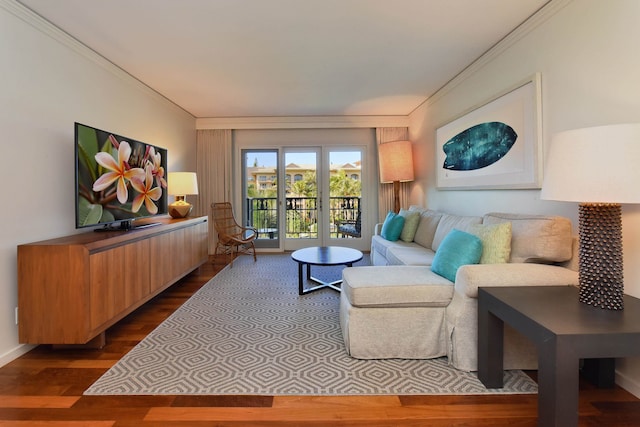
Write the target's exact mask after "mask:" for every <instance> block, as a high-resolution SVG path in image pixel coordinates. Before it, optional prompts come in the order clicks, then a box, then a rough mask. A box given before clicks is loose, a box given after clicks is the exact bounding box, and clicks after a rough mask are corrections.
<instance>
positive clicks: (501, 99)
mask: <svg viewBox="0 0 640 427" xmlns="http://www.w3.org/2000/svg"><path fill="white" fill-rule="evenodd" d="M540 80H541V77H540V73H536V74H534V75H533V76H531V77H530V78H528V79H526V80H525V81H523V82H520V83H519V84H517V85H515V86H513V87H511V88H510V89H508V90H507V91H505V92H502V93H500V94H498V95H497V96H495V97H494V98H492V99H491V100H489V101H487V102H486V103H483V104H481V105H480V106H478V107H474V108H472V109H471V110H470V111H468V112H466V113H464V114H463V115H461V116H459V117H458V118H456V119H454V120H452V121H451V122H449V123H447V124H445V125H443V126H441V127H439V128H438V129H436V155H435V159H436V165H435V167H436V186H437V188H438V189H440V190H485V189H487V190H488V189H539V188H541V186H542V142H541V138H542V114H541V104H540V99H541V88H540ZM489 122H500V123H504V124H506V125H508V126H509V127H511V128H512V129H513V131H515V133H516V135H517V137H516V139H515V142H514V143H513V146H512V147H511V148H510V149H509V150H508V152H506V154H504V156H503V157H501V158H500V159H499V160H497V161H495V163H492V164H490V165H488V166H483V167H480V168H477V169H473V170H452V169H450V168H451V167H452V166H451V162H450V161H449V162H448V165H447V167H445V160H446V159H447V154H446V153H445V151H444V145H445V144H446V143H447V142H449V141H451V140H452V138H454V137H456V136H457V135H460V134H461V133H462V132H464V131H465V130H468V129H470V128H472V127H474V126H476V125H479V124H483V123H489ZM470 142H471V143H473V141H470ZM452 143H453V142H452ZM469 151H471V150H469Z"/></svg>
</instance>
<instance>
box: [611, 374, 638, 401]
mask: <svg viewBox="0 0 640 427" xmlns="http://www.w3.org/2000/svg"><path fill="white" fill-rule="evenodd" d="M616 384H617V385H619V386H620V387H622V388H623V389H625V390H627V391H628V392H629V393H631V394H633V395H634V396H635V397H637V398H639V399H640V382H638V381H637V380H635V379H633V378H631V377H630V376H628V375H625V374H622V373H620V371H618V370H616Z"/></svg>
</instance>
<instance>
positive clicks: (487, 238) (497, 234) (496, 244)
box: [467, 222, 511, 264]
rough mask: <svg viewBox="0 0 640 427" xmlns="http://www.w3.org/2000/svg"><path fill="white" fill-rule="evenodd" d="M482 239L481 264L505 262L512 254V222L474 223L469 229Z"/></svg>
mask: <svg viewBox="0 0 640 427" xmlns="http://www.w3.org/2000/svg"><path fill="white" fill-rule="evenodd" d="M467 231H468V232H469V233H471V234H473V235H475V236H478V237H479V238H480V240H482V256H481V257H480V264H503V263H506V262H509V256H510V255H511V223H510V222H503V223H501V224H491V225H485V224H474V225H471V226H470V227H469V229H468V230H467Z"/></svg>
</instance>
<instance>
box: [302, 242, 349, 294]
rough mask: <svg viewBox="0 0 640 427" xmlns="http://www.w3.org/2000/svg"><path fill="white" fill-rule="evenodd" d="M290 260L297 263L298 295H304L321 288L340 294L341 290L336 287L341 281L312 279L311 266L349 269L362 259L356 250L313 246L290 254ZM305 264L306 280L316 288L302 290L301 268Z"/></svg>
mask: <svg viewBox="0 0 640 427" xmlns="http://www.w3.org/2000/svg"><path fill="white" fill-rule="evenodd" d="M291 258H292V259H293V260H294V261H296V262H297V263H298V294H300V295H304V294H308V293H309V292H314V291H317V290H319V289H323V288H330V289H333V290H335V291H338V292H340V291H341V289H340V287H339V286H338V285H339V284H340V283H342V280H336V281H335V282H324V281H322V280H320V279H317V278H315V277H312V276H311V266H312V265H319V266H331V265H346V266H347V267H351V266H352V265H353V263H354V262H358V261H360V260H361V259H362V252H360V251H359V250H357V249H351V248H343V247H340V246H314V247H310V248H304V249H299V250H297V251H295V252H293V253H292V254H291ZM305 264H306V265H307V280H310V281H312V282H315V283H317V284H318V286H314V287H312V288H308V289H305V288H304V286H303V284H304V275H303V274H302V267H303V266H304V265H305Z"/></svg>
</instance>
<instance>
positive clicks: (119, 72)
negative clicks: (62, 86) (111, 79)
mask: <svg viewBox="0 0 640 427" xmlns="http://www.w3.org/2000/svg"><path fill="white" fill-rule="evenodd" d="M0 7H1V8H3V9H5V10H6V11H8V12H9V13H11V14H12V15H14V16H15V17H17V18H19V19H21V20H22V21H24V22H25V23H27V24H29V25H31V26H32V27H33V28H35V29H36V30H38V31H40V32H41V33H43V34H45V35H47V36H49V37H50V38H52V39H53V40H55V41H57V42H58V43H60V44H62V45H63V46H66V47H68V48H69V49H71V50H72V51H74V52H75V53H77V54H78V55H80V56H82V57H84V58H86V59H88V60H90V61H92V62H93V63H94V64H96V65H98V66H99V67H101V68H102V69H104V70H106V71H108V72H109V73H111V74H112V75H114V76H116V77H118V78H119V79H120V80H122V81H123V82H125V83H127V84H129V85H131V86H133V87H135V88H137V89H139V90H141V91H142V92H144V93H146V94H147V95H150V96H152V97H155V98H156V99H158V100H160V101H163V102H166V103H169V104H171V105H172V106H174V107H177V108H179V109H181V110H182V111H184V112H186V113H187V114H189V115H190V116H192V117H193V114H191V113H190V112H188V111H186V110H185V109H184V108H182V107H181V106H179V105H178V104H176V103H175V102H173V101H171V100H170V99H168V98H167V97H165V96H164V95H162V94H161V93H159V92H157V91H156V90H154V89H153V88H151V87H150V86H148V85H146V84H145V83H144V82H142V81H141V80H139V79H137V78H136V77H134V76H133V75H131V74H129V73H128V72H126V71H125V70H123V69H122V68H120V67H119V66H117V65H116V64H114V63H113V62H111V61H109V60H108V59H107V58H105V57H104V56H102V55H100V54H99V53H97V52H96V51H94V50H93V49H91V48H90V47H89V46H87V45H85V44H84V43H82V42H80V41H79V40H78V39H76V38H75V37H73V36H71V35H70V34H69V33H67V32H65V31H63V30H62V29H60V28H58V27H56V26H55V25H54V24H52V23H51V22H49V21H47V20H46V19H44V18H43V17H41V16H40V15H38V14H37V13H35V12H34V11H33V10H31V9H29V8H28V7H27V6H25V5H23V4H21V3H20V2H18V1H17V0H0Z"/></svg>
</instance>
